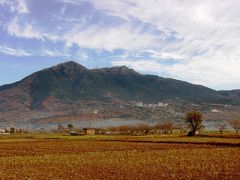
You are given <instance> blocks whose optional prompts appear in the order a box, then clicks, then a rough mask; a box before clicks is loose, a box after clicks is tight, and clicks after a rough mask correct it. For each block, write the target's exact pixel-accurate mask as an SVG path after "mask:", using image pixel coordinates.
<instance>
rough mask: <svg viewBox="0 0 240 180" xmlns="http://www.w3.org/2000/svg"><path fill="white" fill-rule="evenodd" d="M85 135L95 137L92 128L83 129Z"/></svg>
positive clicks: (94, 131)
mask: <svg viewBox="0 0 240 180" xmlns="http://www.w3.org/2000/svg"><path fill="white" fill-rule="evenodd" d="M83 131H84V134H85V135H95V134H96V130H95V129H94V128H84V129H83Z"/></svg>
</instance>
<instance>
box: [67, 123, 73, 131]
mask: <svg viewBox="0 0 240 180" xmlns="http://www.w3.org/2000/svg"><path fill="white" fill-rule="evenodd" d="M68 128H69V130H70V131H71V130H73V128H74V126H73V125H72V124H71V123H70V124H68Z"/></svg>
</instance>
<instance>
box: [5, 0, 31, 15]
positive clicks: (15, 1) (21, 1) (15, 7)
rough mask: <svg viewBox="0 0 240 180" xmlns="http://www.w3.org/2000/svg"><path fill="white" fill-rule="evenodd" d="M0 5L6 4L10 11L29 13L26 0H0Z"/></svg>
mask: <svg viewBox="0 0 240 180" xmlns="http://www.w3.org/2000/svg"><path fill="white" fill-rule="evenodd" d="M0 5H5V6H8V7H9V8H10V11H12V12H18V13H20V14H26V13H29V9H28V6H27V3H26V0H0Z"/></svg>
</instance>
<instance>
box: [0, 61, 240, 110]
mask: <svg viewBox="0 0 240 180" xmlns="http://www.w3.org/2000/svg"><path fill="white" fill-rule="evenodd" d="M239 99H240V90H236V91H215V90H213V89H210V88H207V87H204V86H201V85H194V84H190V83H187V82H184V81H179V80H175V79H170V78H162V77H158V76H154V75H143V74H140V73H137V72H135V71H134V70H133V69H129V68H127V67H125V66H121V67H113V68H102V69H92V70H90V69H87V68H85V67H83V66H82V65H80V64H78V63H76V62H73V61H70V62H66V63H62V64H59V65H57V66H54V67H51V68H48V69H44V70H41V71H39V72H36V73H33V74H32V75H30V76H28V77H26V78H24V79H23V80H21V81H19V82H16V83H13V84H9V85H4V86H1V87H0V111H11V110H14V111H24V110H27V109H28V110H29V109H30V110H34V109H42V108H43V107H44V103H45V102H46V101H51V102H53V103H54V102H56V103H58V104H61V103H63V102H71V103H74V102H75V101H79V100H84V101H95V102H100V103H101V102H112V101H118V100H119V101H126V102H129V101H134V102H145V103H157V102H160V101H164V100H172V101H174V100H183V101H187V102H193V103H219V104H238V103H239V102H240V100H239ZM45 107H46V105H45Z"/></svg>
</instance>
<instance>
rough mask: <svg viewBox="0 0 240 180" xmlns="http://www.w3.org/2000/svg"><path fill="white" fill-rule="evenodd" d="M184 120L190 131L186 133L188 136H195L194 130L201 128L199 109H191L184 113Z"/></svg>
mask: <svg viewBox="0 0 240 180" xmlns="http://www.w3.org/2000/svg"><path fill="white" fill-rule="evenodd" d="M183 119H184V120H185V122H186V123H187V124H188V126H189V128H190V129H191V131H190V132H189V133H188V136H195V135H196V132H197V131H198V130H200V129H202V128H204V126H203V124H202V123H203V115H202V113H201V112H199V111H191V112H188V113H187V114H186V116H185V117H184V118H183Z"/></svg>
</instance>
